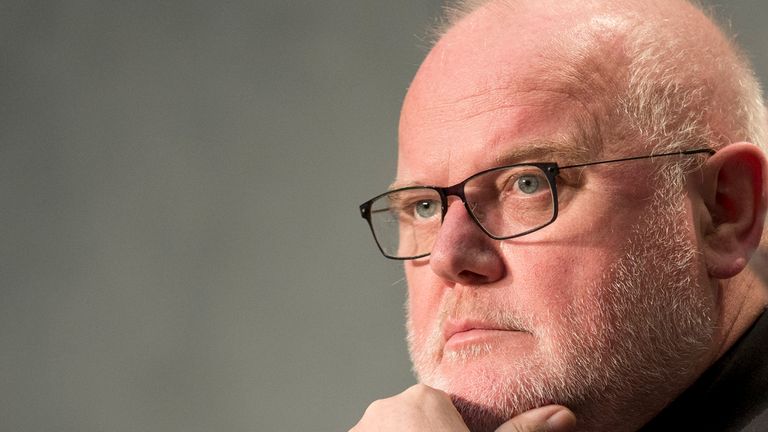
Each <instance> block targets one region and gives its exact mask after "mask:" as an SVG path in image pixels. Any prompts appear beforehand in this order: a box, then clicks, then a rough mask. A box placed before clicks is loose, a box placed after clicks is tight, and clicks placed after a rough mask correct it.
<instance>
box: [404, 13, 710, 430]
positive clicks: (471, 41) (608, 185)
mask: <svg viewBox="0 0 768 432" xmlns="http://www.w3.org/2000/svg"><path fill="white" fill-rule="evenodd" d="M505 22H510V21H509V17H506V18H505V17H500V16H499V14H498V11H497V10H496V11H493V12H490V11H486V12H485V13H484V10H481V11H478V12H476V13H475V14H473V15H472V16H471V17H470V18H469V19H467V20H465V21H463V22H462V23H460V24H459V25H458V26H457V27H456V28H454V29H453V30H452V31H451V32H450V33H449V34H448V35H447V36H446V37H445V38H444V39H443V40H442V41H441V43H440V44H438V46H436V48H435V49H434V50H433V51H432V52H431V53H430V55H429V57H428V58H427V60H426V61H425V63H424V65H423V66H422V68H421V69H420V71H419V73H418V75H417V77H416V79H415V80H414V83H413V85H412V86H411V89H410V90H409V94H408V97H407V98H406V102H405V105H404V108H403V113H402V117H401V127H400V153H399V161H398V176H397V177H398V178H397V184H398V185H419V184H420V185H441V186H447V185H452V184H455V183H458V182H460V181H462V180H464V179H465V178H466V177H468V176H470V175H472V174H474V173H475V172H478V171H481V170H484V169H487V168H491V167H495V166H499V165H502V164H507V163H515V162H526V161H528V162H530V161H536V162H549V161H555V162H559V163H560V164H567V163H569V162H574V161H582V160H584V159H594V158H597V157H599V156H600V155H599V154H598V153H599V151H600V150H602V151H603V153H602V154H603V155H605V154H610V155H611V156H614V155H619V154H620V155H626V156H632V155H637V154H642V152H643V151H644V150H642V147H641V146H640V145H638V144H634V143H628V142H622V143H605V144H604V146H603V148H602V149H600V148H599V146H598V145H596V142H600V141H601V140H605V138H606V137H607V136H608V135H609V134H607V133H606V132H604V131H602V130H600V128H598V127H596V125H598V124H599V123H600V120H599V119H596V115H595V112H594V111H593V110H592V109H591V108H590V106H591V105H590V101H586V100H583V99H580V98H579V97H577V96H574V93H571V92H568V91H563V88H564V87H563V86H562V85H561V84H562V83H558V84H557V85H548V84H546V83H548V82H549V83H552V82H554V81H556V80H555V79H554V78H553V79H552V80H549V77H542V75H541V70H540V68H537V62H538V61H539V60H540V59H541V48H542V42H541V41H542V40H544V39H545V35H547V34H548V31H547V30H546V24H543V23H541V22H537V21H536V20H535V19H529V20H526V22H527V24H526V25H527V26H530V28H528V29H517V30H510V29H509V26H508V25H507V24H505ZM537 28H538V31H537V30H535V29H537ZM478 47H482V48H483V49H478ZM599 130H600V132H598V131H599ZM531 149H535V151H533V152H532V151H531ZM654 168H656V166H655V165H654V163H653V162H629V163H621V164H610V165H601V166H594V167H590V168H586V169H583V170H568V171H569V172H567V173H566V171H565V170H564V171H563V172H562V174H561V176H560V180H559V183H558V194H559V204H560V209H559V214H558V217H557V220H556V221H555V222H554V224H552V225H550V226H548V227H546V228H544V229H542V230H539V231H537V232H534V233H532V234H529V235H526V236H523V237H519V238H516V239H511V240H505V241H495V240H492V239H491V238H489V237H487V236H486V235H485V234H483V233H482V231H481V230H480V229H479V228H478V227H477V226H476V225H475V224H474V223H473V222H472V221H471V219H470V216H469V215H468V214H467V212H466V210H465V208H464V207H463V205H462V203H461V202H460V201H458V200H455V201H452V202H451V205H450V206H449V209H448V212H447V214H446V216H445V220H444V222H443V225H442V227H441V229H440V232H439V234H438V238H437V240H436V243H435V246H434V248H433V250H432V254H431V255H430V256H429V257H427V258H424V259H419V260H413V261H408V262H406V264H405V272H406V277H407V280H408V286H409V301H408V334H409V345H410V350H411V356H412V359H413V362H414V369H415V371H416V372H417V374H418V376H419V378H420V380H421V381H422V382H424V383H426V384H429V385H432V386H435V387H437V388H440V389H443V390H445V391H447V392H449V393H450V394H451V395H453V396H454V399H455V400H456V404H457V406H458V407H459V409H460V410H461V411H462V414H463V415H464V416H465V419H468V422H470V423H471V422H473V421H477V423H476V424H474V425H473V424H470V426H474V427H475V428H478V430H479V429H482V428H483V427H488V428H492V427H493V426H494V421H493V420H492V421H490V422H489V424H487V425H485V426H483V425H482V424H481V423H482V422H481V421H479V420H472V418H471V417H472V416H473V414H472V412H475V410H476V417H478V418H480V417H483V418H493V417H494V416H498V417H499V418H498V420H503V419H504V418H508V417H510V416H511V415H513V414H515V413H517V412H520V411H521V410H525V409H529V408H532V407H534V406H538V405H541V404H546V403H552V402H556V403H564V404H567V405H569V406H571V407H572V408H574V409H575V410H577V411H578V412H579V413H580V414H581V415H580V419H581V420H584V421H586V422H589V419H590V416H593V415H594V416H595V417H597V416H598V415H600V414H602V415H607V414H608V413H606V412H605V410H608V409H609V407H607V406H602V405H607V404H608V403H607V400H608V399H611V403H612V404H613V405H615V406H620V405H621V404H622V403H627V404H629V403H632V402H633V400H634V401H635V402H636V401H637V400H642V399H643V397H644V396H647V395H651V394H654V392H657V391H659V390H660V389H663V388H664V387H665V385H668V386H669V387H670V388H669V389H668V390H667V391H679V389H681V388H684V387H685V385H687V384H688V383H689V382H690V380H692V376H691V372H690V370H697V369H700V368H701V364H703V361H702V359H703V358H705V357H706V354H708V352H707V350H708V349H709V346H710V344H711V338H712V334H713V333H712V323H711V321H712V319H713V314H714V307H713V299H712V298H711V296H710V295H709V294H708V292H707V291H705V290H704V288H701V287H700V286H701V285H703V284H701V283H700V281H701V280H703V276H702V271H701V270H700V269H701V264H700V262H698V261H697V260H698V258H697V254H696V249H695V234H693V233H692V228H691V226H692V216H691V212H690V210H689V205H688V202H687V200H686V199H685V195H684V194H678V193H676V192H675V191H676V189H675V188H674V187H667V186H668V185H666V184H664V182H663V180H662V181H661V182H659V181H658V180H656V181H651V180H652V179H656V178H655V177H654V176H653V173H654ZM694 376H695V375H694ZM681 381H682V382H681ZM628 389H631V390H628ZM622 398H624V399H626V400H623V399H622ZM601 401H602V402H601ZM600 411H602V413H601V412H600ZM468 417H469V418H468Z"/></svg>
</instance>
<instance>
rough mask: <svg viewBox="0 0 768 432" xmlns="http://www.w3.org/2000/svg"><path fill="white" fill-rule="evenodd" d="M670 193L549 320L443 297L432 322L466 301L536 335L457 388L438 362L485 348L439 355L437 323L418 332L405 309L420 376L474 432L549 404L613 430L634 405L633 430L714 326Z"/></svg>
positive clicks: (682, 375) (680, 384)
mask: <svg viewBox="0 0 768 432" xmlns="http://www.w3.org/2000/svg"><path fill="white" fill-rule="evenodd" d="M674 195H675V197H672V198H670V197H669V196H667V197H666V199H658V200H656V202H655V203H653V204H652V205H651V206H650V208H649V209H648V210H649V211H648V214H649V215H653V217H652V218H651V219H647V220H645V221H643V222H642V223H639V224H637V225H636V226H635V228H634V229H633V232H632V234H631V235H630V236H629V240H628V242H627V246H626V253H625V254H624V256H623V258H621V259H620V260H619V261H618V262H616V263H615V264H614V265H613V266H612V267H611V268H609V269H608V270H607V271H606V272H605V273H604V278H603V280H600V281H597V282H595V283H594V284H593V286H591V287H587V290H586V292H591V293H597V297H596V298H589V299H584V300H583V301H582V302H580V303H575V304H571V305H570V307H569V309H568V310H566V311H560V312H559V314H558V317H557V318H556V321H558V322H559V324H558V325H557V326H556V327H554V328H553V327H550V326H546V327H545V325H546V323H548V322H550V323H551V322H555V321H553V320H554V319H555V318H554V317H539V319H537V320H536V321H535V322H534V320H533V319H531V318H526V317H525V314H524V312H523V311H525V308H524V307H520V306H519V305H512V306H511V307H506V308H505V310H502V311H494V312H488V311H493V308H494V305H488V304H477V303H475V304H472V305H462V304H450V303H451V300H450V299H451V296H446V299H448V300H447V301H446V302H445V304H444V305H441V313H440V320H444V319H446V318H447V317H448V316H450V314H452V313H455V311H456V310H462V309H467V310H469V309H471V310H472V313H474V314H475V315H473V316H478V314H480V316H484V317H485V318H487V319H489V320H490V321H491V322H498V323H505V325H507V326H508V327H513V328H519V329H524V330H527V331H530V332H531V333H532V335H533V336H534V337H535V340H536V349H535V350H533V352H531V353H530V354H529V355H525V356H522V357H521V356H519V355H518V356H515V357H514V358H510V359H509V362H507V363H505V364H499V365H494V366H493V367H492V368H488V370H481V371H480V372H477V370H476V369H473V374H474V376H473V377H472V378H473V383H472V386H471V388H461V389H457V388H455V386H454V385H453V384H452V382H451V379H450V377H447V376H444V375H443V374H442V373H441V371H440V367H439V366H440V362H441V361H442V362H456V363H458V364H461V362H472V361H473V359H477V358H479V357H481V356H484V355H487V354H488V353H490V352H491V351H492V350H493V347H492V346H490V345H488V346H474V347H473V348H472V349H469V350H466V351H460V352H457V353H453V354H450V355H446V356H445V357H443V355H442V345H443V342H442V334H441V331H440V329H441V324H442V323H441V322H440V323H435V326H434V327H433V328H432V330H431V334H429V335H426V337H418V336H417V335H416V334H415V332H414V331H413V325H412V322H411V319H410V317H409V319H408V344H409V351H410V353H411V359H412V361H413V365H414V372H415V373H416V375H417V377H418V379H419V381H420V382H423V383H425V384H427V385H430V386H433V387H435V388H439V389H441V390H443V391H446V392H447V393H449V394H451V396H452V398H453V400H454V404H455V405H456V407H457V409H458V410H459V412H460V413H461V414H462V417H463V418H464V420H465V422H466V423H467V425H468V426H469V427H470V429H471V430H472V431H474V432H482V431H486V430H487V431H492V430H494V429H495V428H496V427H498V425H499V424H500V423H502V422H504V421H506V420H508V419H510V418H512V417H514V416H515V415H517V414H519V413H521V412H523V411H527V410H529V409H532V408H535V407H537V406H541V405H546V404H550V403H558V404H563V405H566V406H568V407H570V408H571V409H573V410H574V411H575V412H576V414H577V417H578V419H579V427H580V428H582V429H583V430H590V431H598V430H613V431H617V430H621V429H622V427H623V428H626V427H627V425H628V424H632V423H631V422H632V419H631V418H630V417H631V415H632V414H631V413H638V414H637V415H638V418H636V419H634V421H635V422H640V424H636V425H635V428H636V427H639V426H640V425H642V422H644V421H646V420H648V416H649V414H648V413H646V412H644V411H643V409H644V407H643V404H644V403H646V402H647V401H649V400H652V401H653V403H654V404H659V403H660V404H661V406H658V407H657V406H655V405H654V406H653V407H652V408H645V409H651V410H659V409H661V407H663V406H664V404H665V401H664V400H663V399H662V400H659V398H660V397H661V398H663V397H664V396H662V395H666V397H667V398H671V397H674V396H675V395H676V393H677V392H679V391H680V390H681V389H683V388H685V386H687V385H688V384H689V383H690V382H691V381H692V380H693V379H694V378H695V374H694V373H695V371H696V370H698V369H697V368H698V367H699V364H700V362H701V361H702V359H703V358H704V357H705V354H706V353H707V352H708V351H709V349H710V344H711V340H712V336H713V334H714V328H713V327H714V324H713V323H714V319H713V316H714V306H713V300H712V299H711V298H709V297H708V296H707V295H705V294H704V292H703V291H702V289H701V288H700V287H699V286H698V285H699V284H698V282H697V277H698V274H699V273H698V272H699V270H698V268H699V267H698V263H697V261H696V260H697V252H696V248H695V246H694V245H693V244H692V242H691V240H690V239H689V237H688V233H687V232H686V229H685V228H684V224H683V222H682V221H681V220H680V215H682V214H683V211H682V209H680V208H675V207H674V206H672V205H670V203H672V202H675V203H678V206H679V203H682V202H683V199H682V195H681V194H674ZM586 303H589V304H586ZM596 307H597V308H598V309H597V313H595V308H596ZM496 308H498V305H496ZM407 310H409V309H407ZM537 323H539V324H537ZM541 323H545V324H541ZM692 374H694V375H692ZM653 412H654V411H651V415H652V413H653Z"/></svg>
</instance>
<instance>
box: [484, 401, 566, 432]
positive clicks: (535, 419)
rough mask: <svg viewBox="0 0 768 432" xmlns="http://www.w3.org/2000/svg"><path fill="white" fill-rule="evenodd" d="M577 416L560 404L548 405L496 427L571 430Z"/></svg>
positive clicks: (513, 431)
mask: <svg viewBox="0 0 768 432" xmlns="http://www.w3.org/2000/svg"><path fill="white" fill-rule="evenodd" d="M575 427H576V416H575V415H573V413H572V412H571V410H569V409H568V408H566V407H563V406H560V405H548V406H544V407H541V408H536V409H534V410H531V411H527V412H524V413H522V414H520V415H519V416H517V417H515V418H513V419H512V420H510V421H508V422H506V423H504V424H503V425H501V426H499V428H498V429H496V432H569V431H572V430H574V429H575Z"/></svg>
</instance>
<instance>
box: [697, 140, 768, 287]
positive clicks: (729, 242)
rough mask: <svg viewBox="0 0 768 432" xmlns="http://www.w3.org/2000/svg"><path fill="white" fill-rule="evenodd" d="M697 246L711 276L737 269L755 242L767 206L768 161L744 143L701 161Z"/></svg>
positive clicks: (719, 276)
mask: <svg viewBox="0 0 768 432" xmlns="http://www.w3.org/2000/svg"><path fill="white" fill-rule="evenodd" d="M703 170H704V184H703V189H702V194H703V196H702V198H703V201H704V204H705V206H706V210H707V216H708V217H707V220H706V221H705V222H704V223H703V224H702V227H701V230H702V231H703V232H702V233H700V234H701V238H702V252H703V254H704V259H705V262H706V264H707V270H708V272H709V275H710V276H711V277H714V278H717V279H728V278H731V277H733V276H736V275H737V274H739V273H740V272H741V271H742V270H743V269H744V267H746V265H747V262H749V259H750V257H751V256H752V253H753V252H754V251H755V249H756V248H757V247H758V245H759V244H760V236H761V235H762V232H763V225H764V223H765V214H766V208H767V207H768V183H767V178H766V177H767V171H768V162H766V157H765V154H763V152H762V151H761V150H760V149H759V148H758V147H757V146H755V145H753V144H749V143H738V144H730V145H728V146H726V147H724V148H723V149H721V150H718V151H717V153H715V154H714V155H712V156H711V157H710V158H709V159H708V160H707V162H706V163H705V165H704V167H703Z"/></svg>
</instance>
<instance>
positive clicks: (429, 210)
mask: <svg viewBox="0 0 768 432" xmlns="http://www.w3.org/2000/svg"><path fill="white" fill-rule="evenodd" d="M439 207H440V203H439V202H437V201H434V200H424V201H419V202H417V203H416V204H415V205H414V211H415V212H416V214H417V215H418V216H419V217H422V218H424V219H428V218H431V217H433V216H434V215H435V214H436V213H437V209H438V208H439Z"/></svg>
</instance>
